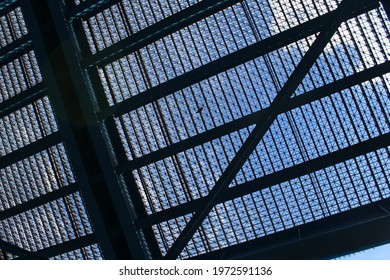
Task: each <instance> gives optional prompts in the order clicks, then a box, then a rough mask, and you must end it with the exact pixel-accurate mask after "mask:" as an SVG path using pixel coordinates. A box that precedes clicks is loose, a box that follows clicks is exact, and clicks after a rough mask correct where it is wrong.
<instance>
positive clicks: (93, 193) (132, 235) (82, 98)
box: [21, 0, 147, 259]
mask: <svg viewBox="0 0 390 280" xmlns="http://www.w3.org/2000/svg"><path fill="white" fill-rule="evenodd" d="M21 7H22V9H23V13H24V15H25V18H26V22H27V24H28V26H29V27H30V34H31V36H32V38H33V41H34V47H35V51H36V55H37V59H38V63H39V64H40V66H41V70H42V73H43V76H44V78H45V81H46V84H47V88H48V94H49V96H50V97H51V100H52V103H53V107H54V110H55V112H56V114H57V116H58V122H59V127H60V129H61V131H62V133H63V139H64V142H65V146H66V148H67V151H68V153H69V155H70V156H69V158H70V160H71V163H72V166H73V169H74V172H75V175H76V178H77V179H78V183H79V185H80V189H81V192H82V194H83V197H84V200H85V202H86V205H87V209H88V212H89V215H90V217H91V219H92V223H93V226H94V229H95V233H96V236H97V239H98V241H99V244H100V246H101V248H102V250H103V254H104V257H105V258H106V259H132V258H136V259H143V258H147V255H146V253H145V250H144V246H146V245H145V244H144V243H143V240H139V239H138V237H139V236H138V232H137V231H136V229H135V228H134V226H133V222H132V220H131V215H130V214H129V211H128V209H127V205H126V202H125V198H124V197H123V194H122V190H121V187H120V185H119V181H118V178H117V177H116V174H115V172H114V170H113V165H112V164H113V162H112V154H111V153H112V151H111V149H110V146H109V145H108V146H107V145H106V143H105V138H104V137H103V135H102V131H101V126H100V125H101V124H100V123H99V122H98V121H97V120H96V117H95V112H94V106H93V102H92V101H91V99H93V98H94V96H93V95H94V92H93V90H92V88H91V86H90V85H89V84H88V83H87V82H86V81H87V77H86V75H87V73H86V72H84V71H83V70H82V69H81V68H80V64H79V61H78V58H77V54H76V50H75V45H74V38H73V34H72V32H71V30H70V29H69V28H70V27H69V26H68V25H67V22H66V21H65V18H64V14H63V10H62V8H63V7H62V6H61V3H60V2H59V1H51V0H34V1H32V0H21Z"/></svg>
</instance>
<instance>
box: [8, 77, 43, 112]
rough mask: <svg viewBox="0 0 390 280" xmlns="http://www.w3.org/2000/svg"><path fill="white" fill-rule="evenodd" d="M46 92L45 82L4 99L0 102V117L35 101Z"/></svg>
mask: <svg viewBox="0 0 390 280" xmlns="http://www.w3.org/2000/svg"><path fill="white" fill-rule="evenodd" d="M46 94H47V92H46V89H45V87H44V85H43V83H39V84H36V85H35V86H33V87H31V88H29V89H26V90H25V91H22V92H21V93H19V94H17V95H15V96H13V97H11V98H10V99H7V100H5V101H3V102H2V103H0V119H1V118H4V117H5V116H6V115H8V114H10V113H12V112H15V111H17V110H19V109H21V108H23V107H25V106H27V105H28V104H31V103H33V102H34V101H37V100H38V99H40V98H42V97H43V96H45V95H46Z"/></svg>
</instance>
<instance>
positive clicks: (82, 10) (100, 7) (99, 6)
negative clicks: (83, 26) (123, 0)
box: [65, 0, 120, 20]
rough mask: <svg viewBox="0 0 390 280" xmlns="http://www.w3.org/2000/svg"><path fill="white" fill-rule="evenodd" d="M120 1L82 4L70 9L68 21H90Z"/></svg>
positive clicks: (111, 0)
mask: <svg viewBox="0 0 390 280" xmlns="http://www.w3.org/2000/svg"><path fill="white" fill-rule="evenodd" d="M119 1H120V0H98V1H95V0H89V1H84V2H82V3H80V4H79V5H77V6H75V7H73V8H71V9H69V10H68V11H67V12H66V13H65V17H66V18H67V19H70V20H73V19H76V18H82V19H85V20H86V19H88V18H90V17H93V16H95V15H96V14H98V13H101V12H103V11H104V10H106V9H108V8H109V7H111V6H112V5H115V4H116V3H118V2H119Z"/></svg>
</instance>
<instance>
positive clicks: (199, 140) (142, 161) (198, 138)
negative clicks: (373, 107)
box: [116, 61, 390, 174]
mask: <svg viewBox="0 0 390 280" xmlns="http://www.w3.org/2000/svg"><path fill="white" fill-rule="evenodd" d="M389 71H390V62H389V61H387V62H385V63H382V64H379V65H376V66H374V67H371V68H369V69H366V70H363V71H361V72H359V73H355V74H353V75H351V76H348V77H345V78H342V79H340V80H337V81H334V82H332V83H329V84H327V85H324V86H322V87H319V88H316V89H313V90H311V91H309V92H306V93H304V94H301V95H299V96H297V97H294V98H291V100H290V101H289V103H288V104H287V106H286V107H285V108H284V109H283V110H282V111H281V113H286V112H288V111H291V110H293V109H296V108H299V107H301V106H304V105H307V104H309V103H311V102H313V101H316V100H320V99H321V98H324V97H326V96H330V95H332V94H334V93H336V92H339V91H341V90H343V89H346V88H350V87H353V86H355V85H358V84H361V83H363V82H365V81H368V80H371V79H373V78H375V77H378V76H381V75H384V74H386V73H388V72H389ZM267 111H268V108H266V109H263V110H261V111H258V112H255V113H252V114H250V115H247V116H244V117H242V118H240V119H237V120H234V121H232V122H229V123H226V124H224V125H221V126H218V127H216V128H213V129H210V130H208V131H205V132H203V133H200V134H197V135H195V136H192V137H190V138H187V139H185V140H183V141H180V142H177V143H174V144H172V145H169V146H167V147H165V148H162V149H160V150H157V151H154V152H151V153H149V154H147V155H144V156H142V157H139V158H136V159H133V160H131V161H127V162H123V163H121V164H119V165H118V166H117V167H116V172H117V173H118V174H121V173H125V172H128V171H129V170H135V169H139V168H141V167H142V166H146V165H149V164H151V163H154V162H157V161H160V160H162V159H164V158H167V157H169V156H173V155H175V154H178V153H180V152H183V151H186V150H188V149H191V148H194V147H196V146H199V145H202V144H204V143H206V142H210V141H212V140H214V139H216V138H220V137H222V136H224V135H227V134H230V133H232V132H235V131H238V130H240V129H243V128H245V127H248V126H250V125H253V124H254V123H255V122H256V120H257V119H258V118H259V117H260V116H262V115H264V114H267Z"/></svg>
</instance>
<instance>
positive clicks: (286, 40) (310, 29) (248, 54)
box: [98, 0, 379, 120]
mask: <svg viewBox="0 0 390 280" xmlns="http://www.w3.org/2000/svg"><path fill="white" fill-rule="evenodd" d="M378 5H379V2H377V1H374V2H373V1H372V0H361V1H356V2H355V3H354V5H353V7H352V8H351V9H350V10H349V12H348V13H346V14H345V15H343V19H342V20H343V21H346V20H348V19H350V18H353V17H355V16H357V15H359V14H362V13H364V12H367V11H370V10H372V9H374V8H377V7H378ZM335 13H336V11H333V12H329V13H327V14H325V15H322V16H319V17H317V18H315V19H312V20H310V21H307V22H305V23H303V24H300V25H298V26H295V27H293V28H290V29H288V30H286V31H283V32H281V33H279V34H276V35H274V36H271V37H269V38H266V39H264V40H262V41H260V42H258V43H255V44H253V45H250V46H248V47H245V48H243V49H241V50H238V51H236V52H234V53H231V54H229V55H226V56H224V57H222V58H219V59H217V60H215V61H213V62H210V63H208V64H206V65H203V66H201V67H199V68H196V69H194V70H192V71H190V72H187V73H185V74H183V75H180V76H178V77H176V78H173V79H171V80H169V81H167V82H164V83H162V84H160V85H157V86H155V87H153V88H151V89H149V90H146V91H144V92H142V93H140V94H138V95H136V96H133V97H131V98H129V99H126V100H124V101H123V102H121V103H119V104H116V105H114V106H111V107H109V108H105V109H103V110H102V111H101V112H100V113H99V114H98V115H99V119H103V120H104V119H106V118H109V117H111V116H113V115H114V116H115V117H120V116H121V115H123V114H125V113H127V112H130V111H132V110H134V109H136V108H139V107H141V106H144V105H146V104H149V103H151V102H153V101H156V100H158V99H159V98H163V97H165V96H167V95H169V94H171V93H174V92H176V91H178V90H181V89H183V88H185V87H188V86H190V85H192V84H195V83H198V82H200V81H202V80H204V79H207V78H209V77H210V76H213V75H217V74H219V73H221V72H223V71H226V70H228V69H230V68H233V67H235V66H237V65H240V64H243V63H245V62H248V61H250V60H253V59H255V58H257V57H259V56H263V55H266V54H268V53H270V52H272V51H275V50H277V49H279V48H281V47H284V46H286V45H288V44H291V43H293V42H296V41H298V40H300V39H303V38H306V37H307V36H310V35H313V34H315V33H317V32H319V31H320V30H321V29H323V28H324V26H325V24H326V23H327V22H328V21H329V20H330V19H332V18H334V17H335V15H336V14H335Z"/></svg>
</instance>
